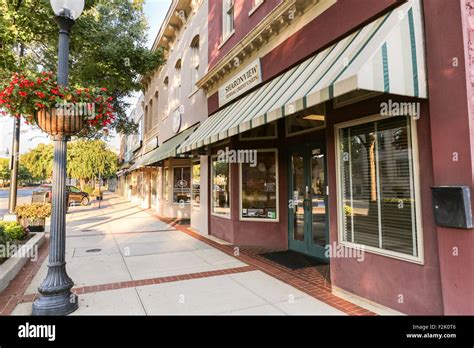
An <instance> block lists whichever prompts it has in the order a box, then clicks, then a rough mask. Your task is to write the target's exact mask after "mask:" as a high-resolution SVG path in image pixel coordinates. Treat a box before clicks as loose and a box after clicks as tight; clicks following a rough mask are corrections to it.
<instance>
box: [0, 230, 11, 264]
mask: <svg viewBox="0 0 474 348" xmlns="http://www.w3.org/2000/svg"><path fill="white" fill-rule="evenodd" d="M9 240H10V238H9V237H8V235H7V234H6V233H5V227H4V226H3V225H2V224H0V245H5V244H7V242H8V241H9ZM0 257H2V255H0Z"/></svg>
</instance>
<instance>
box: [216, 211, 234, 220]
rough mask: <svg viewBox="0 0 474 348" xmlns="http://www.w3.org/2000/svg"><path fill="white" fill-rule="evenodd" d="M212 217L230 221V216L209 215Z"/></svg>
mask: <svg viewBox="0 0 474 348" xmlns="http://www.w3.org/2000/svg"><path fill="white" fill-rule="evenodd" d="M211 215H212V216H215V217H218V218H221V219H226V220H230V219H231V216H230V215H222V214H216V213H211Z"/></svg>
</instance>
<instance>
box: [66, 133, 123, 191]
mask: <svg viewBox="0 0 474 348" xmlns="http://www.w3.org/2000/svg"><path fill="white" fill-rule="evenodd" d="M117 170H118V155H117V154H116V153H115V152H113V151H111V150H109V149H108V148H107V145H106V143H105V142H103V141H102V140H78V141H74V142H71V143H70V144H69V146H68V164H67V173H68V176H69V177H71V178H75V179H79V180H80V181H81V189H84V186H85V183H86V182H87V181H89V180H91V179H95V178H98V177H101V178H103V179H108V178H110V177H112V176H114V175H115V173H116V172H117Z"/></svg>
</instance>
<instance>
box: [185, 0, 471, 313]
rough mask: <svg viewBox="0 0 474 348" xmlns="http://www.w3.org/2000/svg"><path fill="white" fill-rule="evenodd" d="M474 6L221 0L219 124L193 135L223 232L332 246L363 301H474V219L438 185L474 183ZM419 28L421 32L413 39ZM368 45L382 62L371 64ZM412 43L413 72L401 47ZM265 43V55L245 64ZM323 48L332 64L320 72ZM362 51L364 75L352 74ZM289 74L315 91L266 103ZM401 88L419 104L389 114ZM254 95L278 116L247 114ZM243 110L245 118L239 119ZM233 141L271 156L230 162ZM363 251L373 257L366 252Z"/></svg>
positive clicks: (212, 70) (327, 251)
mask: <svg viewBox="0 0 474 348" xmlns="http://www.w3.org/2000/svg"><path fill="white" fill-rule="evenodd" d="M410 6H413V7H410ZM417 10H419V13H420V18H419V20H420V23H421V24H420V26H419V28H420V30H419V31H416V30H417V29H416V28H418V27H417V23H418V22H417V17H416V16H417ZM229 16H230V17H229ZM288 16H289V17H288ZM396 16H399V18H398V20H397V18H396ZM404 16H407V17H404ZM229 18H232V21H231V22H228V21H229ZM473 18H474V9H473V8H472V4H471V2H470V1H467V0H453V1H445V0H429V1H426V0H425V1H418V0H413V1H397V0H344V1H341V0H339V1H336V0H333V1H331V0H327V1H326V0H321V1H298V0H295V1H287V2H286V1H279V0H264V1H247V0H235V1H226V0H224V1H221V0H209V15H208V30H209V32H208V40H209V46H208V47H209V48H208V54H209V66H208V73H207V75H206V76H205V77H204V78H203V79H202V80H201V81H200V82H199V85H200V87H201V88H203V89H205V90H206V92H207V97H208V110H209V119H208V122H204V123H203V124H202V125H201V127H200V128H203V130H202V131H201V133H202V135H201V137H202V138H203V139H204V135H205V133H206V128H208V135H209V134H211V135H209V139H210V140H202V141H201V142H200V140H199V139H198V138H199V132H200V130H199V129H198V131H197V132H196V133H195V134H196V136H195V138H194V139H193V138H191V139H190V140H189V141H190V142H192V141H194V143H195V144H193V145H192V146H191V145H189V144H186V143H185V144H184V145H183V149H182V151H188V152H194V153H196V152H197V153H199V154H200V155H201V156H202V155H203V154H207V155H208V156H210V158H211V160H210V167H209V173H208V175H209V177H210V178H211V182H210V185H209V197H210V199H209V201H210V202H209V211H210V213H209V215H208V219H209V221H208V222H209V224H208V226H209V233H210V234H211V235H213V236H216V237H218V238H221V239H224V240H226V241H228V242H230V243H232V244H234V245H236V246H250V247H260V248H267V249H271V250H287V249H291V250H295V251H297V252H302V253H307V254H309V255H312V256H315V257H318V258H320V259H323V260H325V261H326V262H328V263H329V265H330V278H331V284H332V287H333V291H334V293H336V294H337V295H339V296H342V297H346V298H349V299H351V300H353V301H360V302H361V303H366V304H367V305H370V306H375V307H377V306H380V307H384V308H388V309H390V310H393V311H394V313H396V312H401V313H406V314H428V315H441V314H446V315H448V314H473V313H474V304H473V301H472V298H474V280H473V277H472V274H473V270H474V253H473V252H472V247H473V246H474V230H473V229H472V228H452V227H442V226H441V225H440V223H436V219H435V209H437V208H436V207H435V204H434V202H433V192H432V188H433V187H443V186H456V187H458V186H464V187H467V188H472V187H473V184H474V166H473V163H474V158H473V156H474V154H473V150H474V124H473V121H474V117H473V112H474V106H473V102H474V100H473V96H474V94H473V91H472V88H473V83H474V80H473V77H472V76H473V73H472V72H473V71H474V70H473V67H474V54H473V49H472V45H473V44H472V39H474V34H473V30H474V24H473V23H474V20H473ZM392 22H393V23H394V24H393V25H392V24H391V23H392ZM403 23H406V24H407V27H406V28H408V29H405V27H404V26H402V25H403ZM391 25H392V26H393V27H390V26H391ZM386 28H387V29H386ZM384 30H387V33H386V37H385V39H384V40H382V41H380V42H381V43H382V44H381V46H380V45H377V42H378V41H377V38H378V36H379V35H381V34H380V32H384ZM364 35H365V36H364ZM404 35H407V36H406V37H407V38H408V39H407V40H408V41H410V39H411V44H410V43H409V45H408V46H404V42H402V41H403V40H399V39H398V38H399V37H401V38H404V37H405V36H404ZM416 35H420V36H419V37H418V36H416ZM362 36H364V40H363V39H362V38H361V37H362ZM419 38H422V40H419ZM417 39H418V41H417V42H416V40H417ZM358 40H360V43H358ZM420 41H421V42H420ZM415 42H416V46H417V47H415ZM344 45H346V46H344ZM351 45H354V47H355V49H356V50H355V53H353V54H352V55H351V54H349V53H347V52H348V50H350V49H351V47H352V46H351ZM339 47H344V49H341V53H340V54H337V55H336V54H335V52H336V51H337V50H338V49H339ZM393 47H408V49H407V50H405V51H404V50H402V51H401V52H400V50H397V49H395V48H393ZM371 49H373V51H374V52H377V53H374V54H372V55H371V54H370V52H371V51H370V50H371ZM416 49H418V51H417V53H416V54H415V53H414V52H415V50H416ZM410 50H411V56H410V54H409V52H408V51H410ZM420 50H421V51H422V52H421V51H420ZM365 52H368V53H367V59H368V61H370V64H371V65H367V64H366V62H362V61H361V62H360V63H359V65H357V64H358V59H359V60H360V59H361V57H360V56H359V55H362V56H363V55H364V54H365ZM379 52H380V57H381V58H379ZM336 53H337V52H336ZM346 54H347V57H345V55H346ZM333 55H334V56H333ZM332 57H334V59H332ZM420 57H422V58H421V59H420ZM325 58H328V60H331V61H330V64H329V63H327V61H328V60H325ZM329 58H331V59H329ZM405 58H406V59H407V62H410V64H412V65H410V69H412V70H410V71H411V72H412V75H413V76H414V78H413V79H412V76H409V77H407V76H401V75H407V73H406V72H407V70H406V66H405V65H403V64H404V63H403V62H400V63H398V62H394V60H404V59H405ZM255 59H257V60H258V63H257V65H256V66H258V65H259V69H260V70H259V69H258V68H256V70H255V69H247V68H242V67H247V66H250V67H251V66H252V62H254V61H255ZM319 59H320V62H319V63H318V60H319ZM345 59H346V60H345ZM308 62H309V63H308ZM311 64H314V66H315V67H317V70H314V71H324V73H323V74H320V75H318V76H315V73H308V69H309V68H310V67H311V66H312V65H311ZM325 64H327V69H326V70H322V69H323V66H324V65H325ZM337 64H341V71H342V73H341V74H342V75H341V74H339V75H338V76H335V78H334V79H333V80H332V84H328V87H327V89H326V86H324V88H321V89H320V90H318V91H317V93H316V92H314V93H313V94H306V95H305V96H304V97H303V92H301V93H300V92H299V89H298V88H299V86H294V85H292V84H285V82H284V81H280V80H282V79H294V81H301V80H299V79H300V76H302V74H307V75H305V76H306V77H307V78H306V79H305V80H304V81H307V83H308V85H309V84H310V82H311V81H312V80H311V79H314V81H315V82H314V86H319V85H321V86H322V83H323V82H322V81H324V79H325V78H326V76H325V74H326V73H327V74H328V75H330V74H332V71H331V69H332V68H333V67H334V66H335V65H337ZM398 64H400V65H398ZM378 66H380V67H381V68H382V69H381V71H382V72H381V73H379V72H378V71H375V68H374V67H378ZM356 67H359V68H360V69H359V70H358V71H357V74H355V75H354V76H357V77H356V78H353V77H352V76H353V75H351V76H350V77H348V78H347V79H342V77H344V76H345V74H346V73H347V75H348V76H349V74H348V71H351V69H355V68H356ZM397 69H405V70H397ZM253 71H258V74H257V75H259V76H255V78H254V80H252V81H254V82H249V83H248V85H249V86H248V89H246V90H245V91H241V92H236V94H235V95H234V96H232V95H231V93H229V95H230V97H229V95H227V94H226V93H227V92H229V91H232V88H234V87H235V86H236V85H238V83H240V82H238V83H237V82H234V81H244V80H245V79H250V77H251V76H252V72H253ZM354 71H355V70H354ZM239 73H242V75H241V76H242V77H241V78H240V77H239V76H240V75H239ZM398 75H400V76H398ZM236 76H237V78H236ZM341 76H342V77H341ZM252 78H253V77H252ZM279 79H280V80H279ZM338 79H339V80H338ZM404 79H406V80H407V81H409V83H410V87H409V88H408V87H406V86H402V85H403V81H405V80H404ZM304 81H303V84H302V87H301V88H302V89H303V88H304V87H305V85H306V82H304ZM364 81H365V82H364ZM367 81H370V83H369V82H367ZM397 81H402V82H400V83H399V85H398V87H397V86H395V85H396V84H397V83H398V82H397ZM280 83H281V86H286V88H289V89H294V91H295V93H294V95H298V96H300V94H301V97H302V98H301V100H302V101H301V103H300V102H299V99H298V101H295V103H294V105H293V104H291V102H290V101H288V103H290V104H288V103H287V104H284V105H283V104H282V107H281V110H280V111H278V110H277V111H275V110H270V109H269V110H266V109H264V106H265V105H268V104H269V103H270V102H272V103H277V101H275V100H274V101H272V99H271V98H272V93H275V91H277V90H279V91H281V88H280V89H278V86H279V84H280ZM372 83H373V86H374V88H370V87H367V86H369V85H370V84H372ZM352 84H357V86H362V85H363V87H359V88H352V87H348V86H349V85H350V86H352ZM390 84H391V86H390V87H389V85H390ZM379 85H381V86H382V89H379V88H378V87H377V86H379ZM394 86H395V87H394ZM405 87H406V88H405ZM391 88H399V90H397V91H401V90H402V89H403V88H405V90H410V92H409V93H399V92H397V91H395V90H394V89H391ZM242 89H245V88H242ZM339 89H340V90H344V91H345V90H346V89H347V93H345V92H344V93H343V92H340V91H339ZM384 89H385V90H384ZM313 90H314V89H313ZM326 94H328V95H326ZM285 96H286V95H285V94H283V95H282V97H285ZM275 99H276V98H275ZM312 100H313V101H314V100H320V101H321V102H316V101H314V102H313V101H312ZM285 102H286V101H285ZM395 104H396V105H413V106H414V107H416V108H418V109H417V111H416V112H414V113H413V114H412V113H411V112H410V111H411V110H408V111H407V110H405V111H406V112H405V113H404V114H402V115H398V117H385V116H386V115H385V116H384V115H383V108H384V107H386V106H387V105H389V106H391V105H395ZM262 105H263V107H262ZM275 105H276V104H275ZM288 105H289V106H288ZM255 108H262V115H263V114H264V121H262V120H263V118H262V119H258V120H257V119H256V118H254V119H252V120H250V121H249V120H248V119H247V118H246V117H245V114H246V113H252V112H254V110H255ZM275 112H277V113H278V112H281V114H278V116H275V117H274V115H275ZM229 115H230V116H229ZM232 115H237V116H236V117H242V120H243V121H242V122H240V123H239V122H236V124H238V123H239V124H238V125H236V126H234V128H232V127H230V126H229V127H227V128H225V126H223V125H222V123H223V122H224V121H229V117H231V116H232ZM400 116H401V117H400ZM218 117H221V118H222V120H223V121H220V122H215V121H214V125H213V124H212V122H213V121H212V120H213V118H214V120H215V119H217V118H218ZM234 118H235V117H234ZM244 121H245V122H244ZM255 122H260V123H259V124H261V126H260V127H256V126H255ZM311 122H313V123H311ZM252 123H253V124H252ZM219 127H220V128H222V131H221V132H220V133H219V134H218V135H215V134H214V133H212V132H213V131H214V130H215V129H216V128H219ZM235 129H237V131H236V130H235ZM209 132H210V133H209ZM223 133H226V134H227V135H228V136H227V137H223V136H222V135H221V134H223ZM212 134H214V135H212ZM216 134H217V133H216ZM371 139H372V140H371ZM196 144H197V145H196ZM186 145H189V146H188V147H187V146H186ZM194 145H196V146H194ZM193 146H194V148H193ZM224 150H235V151H238V150H248V151H251V150H256V151H257V153H258V160H257V161H256V163H255V166H252V164H245V163H228V164H227V166H222V165H220V164H219V159H218V158H219V157H218V155H219V154H222V151H224ZM243 153H245V154H248V153H250V152H243ZM346 157H347V158H346ZM230 162H232V161H230ZM265 173H266V174H265ZM260 175H261V176H262V177H264V179H262V182H264V184H263V186H262V187H259V186H258V182H259V181H258V178H260ZM265 175H266V177H265ZM269 178H271V179H269ZM227 186H228V187H227ZM471 200H472V198H471ZM471 203H472V202H471ZM397 209H398V210H397ZM469 213H472V211H470V212H469ZM308 219H309V221H308ZM308 236H309V237H308ZM307 237H308V238H309V239H310V242H308V241H306V238H307ZM359 251H360V252H362V253H363V254H357V255H358V256H361V255H363V257H354V255H355V254H356V253H357V252H359ZM364 301H365V302H364ZM371 308H374V307H371Z"/></svg>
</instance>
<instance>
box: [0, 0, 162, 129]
mask: <svg viewBox="0 0 474 348" xmlns="http://www.w3.org/2000/svg"><path fill="white" fill-rule="evenodd" d="M146 32H147V21H146V16H145V15H144V12H143V1H141V0H140V1H130V0H112V1H110V0H86V5H85V10H84V13H83V14H82V15H81V17H80V18H79V19H78V21H77V23H76V25H75V26H74V27H73V29H72V33H71V45H70V85H83V86H90V85H93V86H98V87H106V88H107V89H108V90H109V92H110V94H111V96H112V97H113V98H114V102H113V108H114V109H115V110H116V112H117V114H116V116H117V118H116V119H115V121H114V123H113V124H112V125H111V128H113V129H115V130H117V131H118V132H120V133H124V134H130V133H133V132H136V130H137V125H136V124H134V123H132V122H131V121H128V120H127V118H126V114H125V111H126V108H127V106H128V105H127V104H126V103H125V100H126V98H127V97H129V96H131V95H132V94H133V92H136V91H138V90H140V89H141V88H142V86H141V84H140V76H145V75H148V74H149V73H151V72H152V71H153V70H154V69H156V68H158V67H159V66H160V65H161V64H163V62H164V58H163V51H162V50H161V49H158V50H156V51H150V50H148V49H147V47H146V44H147V35H146ZM19 43H21V44H22V45H23V47H24V48H25V56H24V57H23V58H21V60H19V59H18V54H17V52H15V51H14V49H16V48H18V46H19ZM57 47H58V29H57V25H56V23H55V22H54V19H53V12H52V10H51V7H50V4H49V1H46V0H2V1H0V79H2V78H6V77H8V76H11V75H12V74H13V73H14V72H16V71H18V69H19V67H22V68H26V69H30V70H31V71H35V70H37V69H38V67H42V68H43V69H44V70H48V71H55V70H56V66H57Z"/></svg>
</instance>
